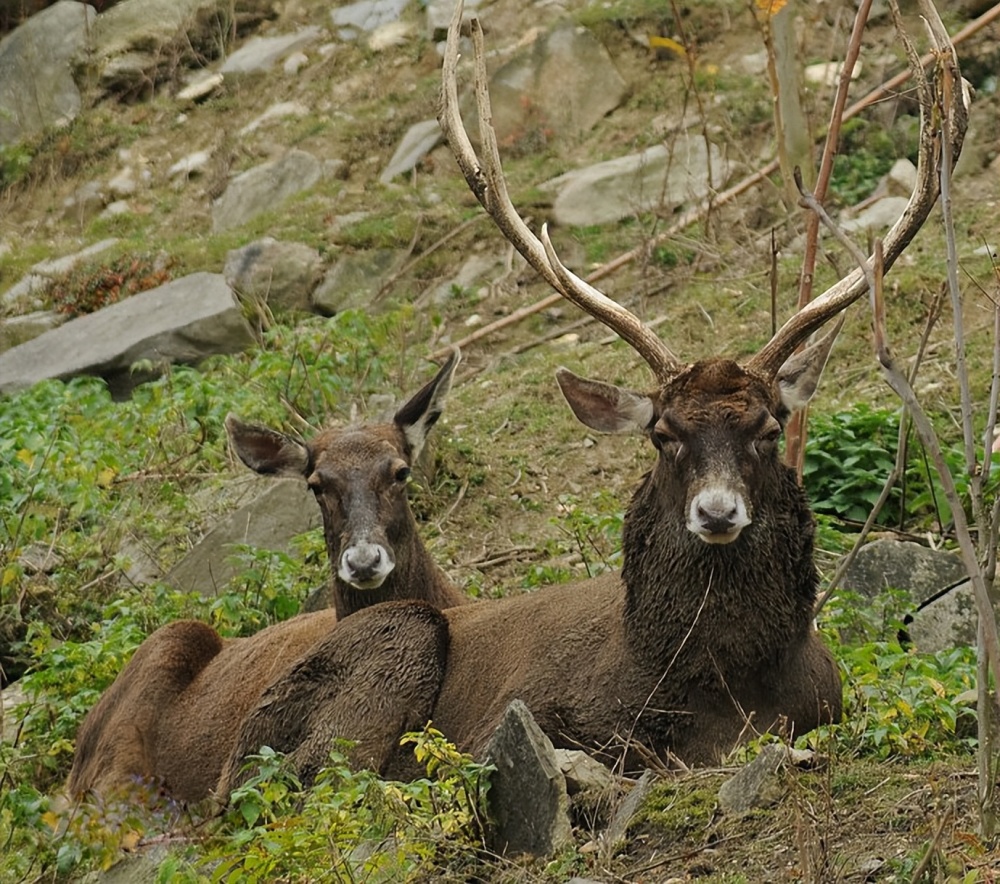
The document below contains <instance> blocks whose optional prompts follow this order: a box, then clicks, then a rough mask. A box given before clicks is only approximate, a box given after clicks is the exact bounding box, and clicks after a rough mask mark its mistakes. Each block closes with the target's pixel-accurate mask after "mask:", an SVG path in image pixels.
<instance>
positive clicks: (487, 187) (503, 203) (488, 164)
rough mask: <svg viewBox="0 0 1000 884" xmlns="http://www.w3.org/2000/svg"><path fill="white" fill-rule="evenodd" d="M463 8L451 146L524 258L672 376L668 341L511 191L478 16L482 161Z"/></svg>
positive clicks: (449, 48) (448, 122)
mask: <svg viewBox="0 0 1000 884" xmlns="http://www.w3.org/2000/svg"><path fill="white" fill-rule="evenodd" d="M462 10H463V4H462V2H461V0H459V2H458V3H457V4H456V6H455V13H454V15H453V16H452V19H451V24H450V25H449V26H448V42H447V44H446V46H445V55H444V66H443V68H442V76H441V109H440V111H439V112H438V122H439V123H440V124H441V129H442V131H443V132H444V136H445V139H446V140H447V142H448V146H449V147H450V148H451V152H452V154H454V156H455V161H456V162H457V163H458V167H459V169H461V171H462V175H463V176H464V177H465V180H466V182H467V183H468V185H469V188H470V189H471V190H472V192H473V193H474V194H475V196H476V199H477V200H479V202H480V204H481V205H482V207H483V208H484V209H485V210H486V213H487V214H488V215H489V216H490V217H491V218H492V219H493V221H494V223H495V224H496V225H497V227H498V228H499V229H500V232H501V233H502V234H503V235H504V237H505V238H506V239H507V241H508V242H510V244H511V245H512V246H514V248H515V249H517V250H518V252H520V253H521V255H522V256H523V257H524V259H525V260H526V261H527V262H528V263H529V264H530V265H531V266H532V267H533V268H534V269H535V270H536V271H537V272H538V273H539V275H540V276H541V277H542V278H543V279H544V280H545V281H546V282H547V283H548V284H549V285H550V286H552V288H553V289H555V290H556V291H557V292H559V294H561V295H562V296H563V297H564V298H566V300H568V301H572V302H573V303H574V304H576V305H577V306H578V307H579V308H580V309H581V310H584V311H585V312H587V313H589V314H590V315H591V316H593V317H594V318H595V319H597V320H598V321H600V322H601V323H603V324H604V325H606V326H607V327H608V328H609V329H611V330H612V331H614V332H616V333H617V334H618V335H619V336H620V337H621V338H622V339H623V340H624V341H625V342H626V343H628V344H629V345H630V346H631V347H632V348H633V349H634V350H635V351H636V352H637V353H638V354H639V355H640V356H642V358H643V359H644V360H645V361H646V362H647V364H648V365H649V367H650V369H651V370H652V371H653V374H654V375H655V376H656V378H657V380H659V381H663V380H666V379H667V378H669V377H671V376H672V375H674V374H676V372H677V371H678V370H679V369H680V368H681V367H682V366H681V363H680V362H679V361H678V359H677V358H676V357H675V356H674V354H673V353H671V352H670V350H669V349H668V348H667V346H666V344H664V343H663V341H661V340H660V339H659V337H657V335H656V334H655V333H654V332H653V331H651V330H650V329H649V328H647V327H646V326H645V325H643V324H642V322H641V321H640V320H639V319H638V317H636V316H635V315H634V314H633V313H631V312H629V311H628V310H626V309H625V308H624V307H622V306H621V304H619V303H618V302H617V301H614V300H613V299H611V298H609V297H607V296H606V295H604V294H603V293H602V292H600V291H598V290H597V289H596V288H594V287H593V286H592V285H590V284H589V283H587V282H585V281H584V280H582V279H580V277H578V276H577V275H576V274H575V273H572V272H571V271H570V270H568V269H567V268H566V267H565V266H564V265H563V263H562V262H561V261H560V260H559V258H558V256H557V255H556V253H555V250H554V249H553V247H552V242H551V240H550V239H549V237H548V233H547V231H546V230H545V228H544V227H543V229H542V239H541V240H539V238H538V237H537V236H535V234H533V233H532V232H531V229H530V228H529V227H528V225H527V224H525V222H524V219H523V218H521V216H520V215H519V214H518V213H517V210H516V209H515V208H514V205H513V203H512V202H511V200H510V196H509V194H508V192H507V182H506V180H505V179H504V175H503V168H502V167H501V164H500V151H499V148H498V146H497V137H496V130H494V128H493V112H492V108H491V106H490V95H489V88H488V85H489V78H488V76H487V73H486V53H485V49H484V43H483V29H482V25H481V24H480V23H479V20H478V19H475V18H474V19H472V21H471V22H470V28H471V33H472V45H473V50H474V56H475V93H476V105H477V107H478V110H479V135H480V138H481V139H482V153H483V158H482V160H481V161H480V158H479V157H478V156H477V155H476V152H475V149H474V148H473V146H472V141H471V139H470V138H469V134H468V132H466V130H465V125H464V123H463V122H462V115H461V113H460V111H459V105H458V78H457V73H456V72H457V68H458V40H459V33H460V31H461V26H462Z"/></svg>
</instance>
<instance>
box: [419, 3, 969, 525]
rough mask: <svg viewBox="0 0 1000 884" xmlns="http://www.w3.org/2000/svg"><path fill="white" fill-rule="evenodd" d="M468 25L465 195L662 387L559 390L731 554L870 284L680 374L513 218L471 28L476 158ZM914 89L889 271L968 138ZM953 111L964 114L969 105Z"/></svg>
mask: <svg viewBox="0 0 1000 884" xmlns="http://www.w3.org/2000/svg"><path fill="white" fill-rule="evenodd" d="M931 11H933V9H932V8H931ZM461 23H462V3H461V2H459V3H458V5H457V8H456V11H455V15H454V17H453V19H452V22H451V26H450V28H449V34H448V43H447V47H446V50H445V59H444V69H443V75H442V90H441V110H440V113H439V115H438V119H439V121H440V123H441V128H442V129H443V131H444V134H445V137H446V139H447V141H448V144H449V146H450V147H451V150H452V153H453V154H454V156H455V159H456V161H457V163H458V165H459V168H460V169H461V171H462V174H463V175H464V177H465V179H466V181H467V183H468V184H469V187H470V188H471V190H472V192H473V193H474V194H475V195H476V198H477V199H478V200H479V202H480V203H481V204H482V206H483V208H485V209H486V212H487V214H489V215H490V216H491V217H492V218H493V220H494V221H495V222H496V224H497V226H498V227H499V229H500V231H501V232H502V233H503V234H504V236H505V237H506V238H507V239H508V240H509V242H510V243H511V244H512V245H513V246H514V247H515V248H516V249H517V250H518V251H519V252H520V253H521V255H522V256H523V257H524V258H525V259H526V260H527V261H528V263H529V264H531V266H532V267H533V268H534V269H535V270H536V271H537V272H538V273H539V274H540V275H541V276H542V278H543V279H545V280H546V281H547V282H548V283H549V284H550V285H551V286H552V288H554V289H555V290H556V291H557V292H559V293H560V294H562V295H563V297H565V298H566V299H567V300H569V301H572V302H573V303H574V304H576V305H577V306H579V307H580V308H581V309H583V310H584V311H586V312H587V313H589V314H590V315H591V316H593V317H595V318H596V319H598V320H599V321H600V322H602V323H603V324H604V325H606V326H607V327H608V328H610V329H611V330H612V331H615V332H616V333H617V334H618V335H619V336H620V337H621V338H623V339H624V340H625V341H626V342H627V343H628V344H630V345H631V346H632V348H633V349H634V350H635V351H636V352H637V353H638V354H639V355H640V356H641V357H642V358H643V359H644V360H645V362H646V363H647V364H648V365H649V367H650V370H651V371H652V373H653V375H654V378H655V379H656V382H657V384H658V387H657V389H656V390H655V391H654V392H652V393H648V394H646V393H638V392H635V391H632V390H625V389H621V388H618V387H614V386H612V385H610V384H606V383H603V382H601V381H593V380H586V379H584V378H580V377H577V376H576V375H574V374H573V373H572V372H570V371H568V370H566V369H560V370H559V372H558V374H557V380H558V382H559V386H560V389H561V390H562V392H563V394H564V396H565V397H566V399H567V401H568V402H569V404H570V407H571V408H572V409H573V412H574V414H576V416H577V417H578V418H579V419H580V420H581V421H583V423H585V424H586V425H587V426H589V427H591V428H593V429H595V430H599V431H602V432H623V431H630V430H632V431H638V432H642V433H646V434H648V435H649V437H650V439H651V441H652V443H653V445H654V446H655V447H656V448H657V450H658V451H659V459H658V464H657V468H656V471H655V474H654V476H653V479H654V482H657V481H659V482H660V484H663V483H665V482H666V474H667V473H671V474H672V475H673V476H674V477H675V478H677V477H683V481H682V482H681V485H682V486H683V487H684V489H685V500H684V501H683V504H682V505H683V510H684V513H685V519H686V524H687V527H688V528H689V529H690V531H692V532H693V533H694V534H695V535H697V536H698V537H699V538H701V539H702V540H704V541H706V542H708V543H715V544H724V543H729V542H732V541H733V540H735V539H736V538H737V537H738V536H739V535H740V532H741V531H742V529H743V528H745V527H746V526H747V525H749V524H750V523H751V521H752V519H753V505H752V495H751V494H750V493H749V491H750V488H749V486H750V484H752V482H751V480H752V478H753V477H754V476H755V475H760V474H761V469H760V467H759V464H760V463H761V462H762V461H766V462H768V463H769V464H773V465H774V466H775V467H776V466H777V451H776V448H777V444H778V439H779V437H780V435H781V432H782V430H783V428H784V425H785V422H786V420H787V418H788V416H789V415H790V413H791V412H792V411H794V410H795V409H797V408H800V407H802V406H803V405H804V404H805V403H806V402H808V401H809V399H810V397H811V396H812V395H813V393H814V392H815V389H816V385H817V383H818V381H819V378H820V375H821V374H822V371H823V367H824V366H825V364H826V361H827V357H828V356H829V353H830V349H831V347H832V345H833V341H834V339H835V338H836V335H837V332H838V331H839V329H840V326H841V323H838V324H837V326H836V327H835V328H834V330H833V331H832V332H831V333H829V334H827V335H826V336H824V337H823V338H822V339H821V340H820V341H818V342H817V343H815V344H814V345H812V346H810V347H807V348H806V349H804V350H803V351H802V352H800V353H796V352H795V351H796V350H797V349H798V348H799V347H800V346H801V345H802V344H803V343H804V342H805V341H806V340H807V339H808V338H809V337H810V336H811V335H812V334H813V332H815V331H817V330H818V329H820V328H821V327H822V326H823V325H824V324H826V323H827V322H828V321H829V320H831V319H832V318H833V317H835V316H837V315H838V314H840V313H841V312H842V311H843V310H844V309H845V308H846V307H848V306H849V305H850V304H852V303H853V302H854V301H855V300H856V299H857V298H859V297H860V296H861V295H862V294H863V293H864V292H865V291H866V281H865V277H864V274H863V273H862V271H861V270H860V269H856V270H855V271H854V272H852V273H851V274H849V275H848V276H846V277H844V278H843V279H841V280H840V281H839V282H838V283H836V284H835V285H833V286H831V287H830V288H829V289H828V290H827V291H826V292H824V293H823V294H822V295H821V296H820V297H818V298H816V299H815V300H814V301H812V302H811V303H810V304H808V305H807V306H806V307H804V308H803V309H802V310H800V311H799V312H798V313H796V314H795V315H794V316H793V317H792V318H791V319H789V320H788V321H787V322H786V323H785V325H784V326H783V327H782V328H781V329H779V330H778V332H777V333H776V334H775V335H774V337H773V338H772V339H771V340H770V341H769V342H768V343H767V344H765V345H764V346H763V347H762V348H761V349H760V350H759V351H758V352H757V353H755V354H754V355H752V356H751V357H750V358H749V359H747V360H745V361H744V362H743V363H742V364H739V363H737V362H735V361H731V360H725V359H720V360H705V361H701V362H697V363H694V364H684V363H683V362H681V361H680V360H679V359H678V358H677V357H676V356H675V355H674V354H673V353H672V352H671V351H670V349H669V348H668V347H667V346H666V344H664V343H663V341H661V340H660V339H659V338H658V337H657V336H656V334H655V333H653V332H652V331H651V330H650V329H649V328H647V327H646V326H644V325H643V324H642V322H641V321H640V320H639V319H638V318H637V317H636V316H634V315H633V314H632V313H630V312H629V311H628V310H626V309H625V308H624V307H622V306H621V305H619V304H618V303H616V302H615V301H614V300H612V299H611V298H608V297H607V296H606V295H604V294H602V293H601V292H599V291H598V290H597V289H595V288H594V287H593V286H591V285H590V284H589V283H587V282H586V281H585V280H583V279H581V278H580V277H578V276H576V274H574V273H573V272H572V271H570V270H569V269H567V268H566V267H565V266H564V265H563V264H562V262H561V261H560V260H559V257H558V256H557V255H556V252H555V250H554V248H553V246H552V242H551V240H550V238H549V236H548V231H547V229H546V226H545V225H543V226H542V229H541V235H540V237H536V236H535V235H534V234H533V233H532V232H531V230H530V229H529V228H528V226H527V224H525V222H524V221H523V219H522V218H521V217H520V215H518V213H517V211H516V210H515V209H514V207H513V204H512V203H511V201H510V197H509V195H508V193H507V186H506V181H505V179H504V175H503V170H502V168H501V164H500V156H499V152H498V149H497V140H496V134H495V132H494V131H493V127H492V123H491V117H492V112H491V109H490V99H489V91H488V88H487V82H488V81H487V73H486V65H485V60H484V58H485V53H484V51H483V33H482V28H481V26H480V24H479V22H478V20H476V19H473V20H472V21H471V23H470V25H471V27H470V30H471V35H472V41H473V47H474V52H475V94H476V103H477V106H478V110H479V132H480V140H481V144H482V153H483V156H482V159H480V157H478V156H477V155H476V152H475V150H474V149H473V147H472V142H471V140H470V139H469V136H468V133H467V132H466V131H465V128H464V125H463V123H462V118H461V115H460V113H459V106H458V87H457V77H456V69H457V65H458V34H459V28H460V26H461ZM952 52H953V50H952ZM943 53H944V49H943V48H942V54H943ZM918 79H919V81H920V89H919V94H920V100H921V117H922V126H921V134H920V157H919V163H918V176H917V178H918V180H917V184H916V186H915V188H914V191H913V193H912V194H911V197H910V200H909V203H908V205H907V208H906V210H905V211H904V213H903V215H902V216H901V217H900V219H899V220H898V221H897V222H896V224H895V225H894V226H893V228H892V229H891V230H890V231H889V233H888V235H887V236H886V238H885V246H884V250H885V255H884V258H883V265H884V266H885V267H886V268H888V267H889V265H890V264H891V263H892V262H893V261H895V259H896V258H897V257H898V256H899V255H900V253H901V252H902V251H903V249H904V248H905V247H906V245H907V244H908V243H909V242H910V240H911V239H912V238H913V236H914V235H915V234H916V232H917V230H919V228H920V226H921V225H922V224H923V222H924V220H925V219H926V218H927V215H928V214H929V212H930V209H931V207H932V206H933V204H934V201H935V200H936V198H937V193H938V168H939V166H938V163H937V162H936V156H937V149H938V146H939V144H940V139H941V138H947V139H948V140H949V141H950V142H951V144H952V150H953V153H954V154H955V155H957V154H958V152H959V151H960V149H961V144H962V140H963V138H964V134H965V122H966V120H965V115H964V113H959V114H958V116H957V118H956V119H955V120H953V121H949V123H948V126H947V131H945V132H936V131H934V129H933V127H932V122H933V119H934V115H933V113H932V110H933V95H932V90H931V87H930V86H929V85H928V83H927V82H926V81H925V80H924V79H923V77H922V76H921V77H920V78H918ZM958 104H959V105H960V109H961V110H963V111H964V105H963V104H962V102H958ZM675 496H676V495H675Z"/></svg>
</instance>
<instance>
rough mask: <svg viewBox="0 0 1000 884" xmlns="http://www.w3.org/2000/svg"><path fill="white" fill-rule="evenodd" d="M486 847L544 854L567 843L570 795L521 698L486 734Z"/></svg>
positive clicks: (549, 744) (549, 747)
mask: <svg viewBox="0 0 1000 884" xmlns="http://www.w3.org/2000/svg"><path fill="white" fill-rule="evenodd" d="M486 754H487V757H488V758H489V760H490V761H491V762H492V763H493V764H495V765H496V771H495V772H494V773H493V775H492V777H491V778H490V791H489V812H490V821H491V823H492V829H491V833H490V839H491V847H492V849H494V850H496V851H497V852H498V853H500V854H508V855H513V854H519V853H530V854H533V855H536V856H547V855H548V854H551V853H553V852H555V851H556V850H558V849H560V848H561V847H563V846H565V845H567V844H571V843H572V841H573V833H572V830H571V828H570V822H569V798H568V796H567V795H566V783H565V780H564V779H563V776H562V774H561V773H560V772H559V767H558V765H557V763H556V758H555V753H554V751H553V749H552V742H551V741H550V740H549V738H548V737H547V736H545V734H544V733H542V729H541V728H540V727H539V726H538V724H537V723H536V722H535V719H534V717H533V716H532V714H531V712H529V711H528V707H527V706H525V705H524V703H522V702H521V701H520V700H513V701H511V703H510V705H509V706H508V707H507V711H506V713H505V714H504V718H503V721H501V722H500V725H499V726H498V727H497V729H496V731H495V732H494V734H493V736H492V737H491V738H490V743H489V746H488V747H487V752H486Z"/></svg>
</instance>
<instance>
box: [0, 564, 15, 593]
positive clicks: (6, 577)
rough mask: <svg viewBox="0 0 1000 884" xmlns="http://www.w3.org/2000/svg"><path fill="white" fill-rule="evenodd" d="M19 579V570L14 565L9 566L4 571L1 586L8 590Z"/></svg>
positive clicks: (0, 581)
mask: <svg viewBox="0 0 1000 884" xmlns="http://www.w3.org/2000/svg"><path fill="white" fill-rule="evenodd" d="M17 577H18V572H17V568H15V567H14V566H13V565H8V566H7V567H6V568H4V569H3V577H2V578H0V586H2V587H4V588H5V589H6V588H7V587H8V586H10V585H11V584H12V583H13V582H14V581H15V580H17Z"/></svg>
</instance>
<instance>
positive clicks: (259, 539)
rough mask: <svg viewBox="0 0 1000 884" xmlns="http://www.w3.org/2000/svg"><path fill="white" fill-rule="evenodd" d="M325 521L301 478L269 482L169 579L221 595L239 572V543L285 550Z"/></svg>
mask: <svg viewBox="0 0 1000 884" xmlns="http://www.w3.org/2000/svg"><path fill="white" fill-rule="evenodd" d="M320 523H321V519H320V512H319V506H317V504H316V498H315V496H314V495H313V494H312V492H311V491H309V489H308V488H306V485H305V483H304V482H301V481H299V480H298V479H285V480H282V481H274V482H268V483H267V485H266V487H265V488H264V490H263V491H262V492H261V493H260V494H259V495H258V496H257V497H256V498H254V500H252V501H250V503H248V504H246V505H244V506H242V507H240V508H239V509H238V510H237V511H236V512H234V513H232V514H231V515H230V516H228V517H227V518H226V519H224V520H223V521H222V522H220V523H219V524H218V525H216V526H215V527H214V528H213V529H212V530H211V531H209V532H208V533H207V534H206V535H205V536H204V537H203V538H202V540H201V541H200V542H199V543H198V544H197V545H196V546H195V547H194V548H193V549H192V550H191V552H189V553H188V554H187V555H186V556H185V557H184V558H183V559H181V561H180V562H178V563H177V565H175V566H174V567H173V568H172V569H171V570H170V572H169V573H168V574H167V576H166V578H165V582H166V583H168V584H169V585H170V586H173V587H174V588H175V589H179V590H180V591H181V592H200V593H202V595H209V596H210V595H216V594H217V593H218V592H219V591H220V590H221V589H225V587H226V584H228V583H229V581H230V579H232V577H233V576H234V575H235V574H236V572H237V568H238V565H237V564H236V563H234V562H233V555H234V553H235V551H236V550H235V546H236V545H237V544H247V545H249V546H259V547H262V548H265V549H271V550H278V551H286V550H287V549H288V547H289V541H290V540H291V539H292V538H293V537H295V536H297V535H299V534H302V533H304V532H305V531H309V530H310V529H312V528H315V527H317V526H318V525H319V524H320Z"/></svg>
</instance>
